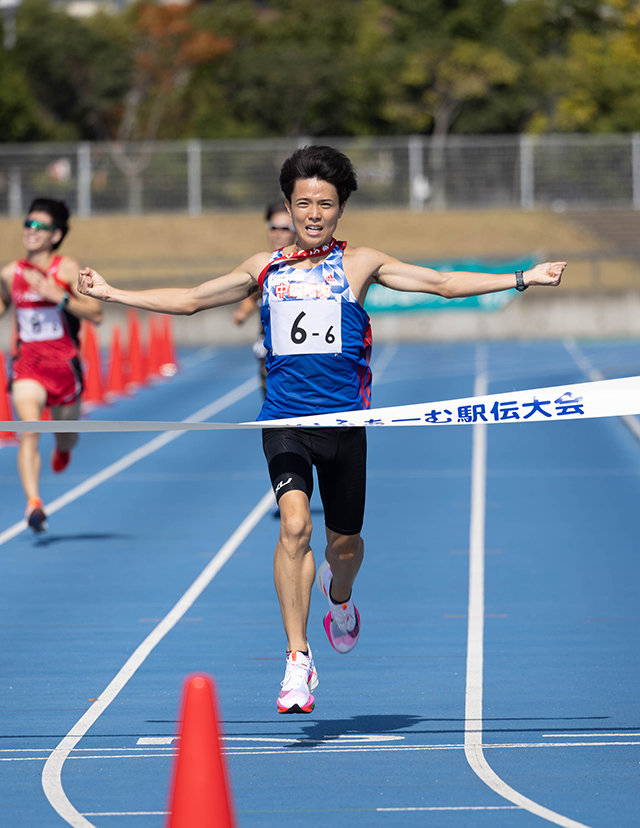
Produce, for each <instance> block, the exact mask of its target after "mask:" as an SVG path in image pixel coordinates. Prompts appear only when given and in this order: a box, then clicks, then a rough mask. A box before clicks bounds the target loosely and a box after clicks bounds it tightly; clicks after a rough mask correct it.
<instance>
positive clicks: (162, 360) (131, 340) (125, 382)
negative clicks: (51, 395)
mask: <svg viewBox="0 0 640 828" xmlns="http://www.w3.org/2000/svg"><path fill="white" fill-rule="evenodd" d="M127 334H128V337H127V343H126V346H125V344H123V342H122V337H121V330H120V326H119V325H114V326H113V327H112V329H111V345H110V349H109V361H108V366H107V376H106V381H105V380H103V376H102V367H101V360H100V349H99V347H98V340H97V336H96V333H95V328H94V326H93V325H91V324H90V323H85V325H84V326H83V336H82V347H81V352H80V353H81V358H82V361H83V363H84V367H85V388H84V394H83V400H84V403H85V404H88V405H100V404H102V403H104V402H105V401H106V400H109V399H113V398H114V397H118V396H122V395H123V394H128V393H129V392H131V391H134V390H135V389H137V388H139V387H141V386H143V385H146V384H147V383H148V382H149V381H150V380H152V379H154V378H156V377H168V376H173V375H174V374H175V373H176V371H177V368H178V366H177V362H176V357H175V349H174V345H173V333H172V329H171V318H170V317H168V316H163V317H161V318H154V317H153V316H150V318H149V337H148V342H147V344H145V343H144V342H143V331H142V327H141V324H140V319H139V316H138V313H137V312H136V311H135V310H131V311H129V313H128V314H127Z"/></svg>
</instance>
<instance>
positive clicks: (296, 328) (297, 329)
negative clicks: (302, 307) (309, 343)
mask: <svg viewBox="0 0 640 828" xmlns="http://www.w3.org/2000/svg"><path fill="white" fill-rule="evenodd" d="M306 315H307V314H306V313H305V312H304V311H301V312H300V313H299V314H298V315H297V316H296V318H295V319H294V320H293V325H292V326H291V341H292V342H295V344H296V345H302V343H303V342H304V341H305V340H306V338H307V332H306V331H305V329H304V328H303V327H302V326H301V325H300V323H301V322H302V320H303V318H304V317H305V316H306ZM316 335H317V334H316ZM324 341H325V342H326V343H327V345H333V344H334V343H335V341H336V337H335V334H334V333H333V325H329V327H328V329H327V331H326V333H325V335H324Z"/></svg>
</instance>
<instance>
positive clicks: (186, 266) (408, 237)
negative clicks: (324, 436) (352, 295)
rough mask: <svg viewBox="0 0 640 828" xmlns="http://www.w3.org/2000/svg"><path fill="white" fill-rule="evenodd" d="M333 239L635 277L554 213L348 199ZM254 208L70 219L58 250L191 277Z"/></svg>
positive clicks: (164, 275) (232, 254)
mask: <svg viewBox="0 0 640 828" xmlns="http://www.w3.org/2000/svg"><path fill="white" fill-rule="evenodd" d="M339 229H340V232H339V234H338V235H339V237H340V238H344V239H347V240H348V241H349V242H350V244H353V245H370V246H375V247H378V248H380V249H382V250H385V251H387V252H388V253H391V254H393V255H395V256H397V257H398V258H401V259H406V260H420V261H429V260H433V261H437V260H439V259H448V258H472V257H477V258H487V259H492V258H519V257H521V256H527V255H532V256H534V257H536V258H538V259H539V260H545V259H547V258H554V259H555V258H566V259H567V260H568V261H569V262H570V267H569V268H568V269H567V273H566V277H565V280H564V285H565V287H566V288H567V289H571V288H577V289H582V290H583V289H585V288H589V287H591V286H592V285H593V284H594V282H595V281H596V280H598V281H599V283H600V284H601V285H602V286H604V287H607V288H611V289H616V288H625V287H626V288H628V287H630V286H633V287H635V286H636V285H638V284H640V266H639V265H638V264H637V263H633V262H625V261H606V262H604V263H602V262H601V263H600V264H597V263H596V264H594V262H593V261H590V256H592V255H593V254H594V253H596V252H600V253H601V252H602V251H603V250H605V249H606V247H607V245H606V243H605V242H603V240H602V239H601V238H598V237H596V236H594V235H592V234H590V233H589V232H588V231H586V230H584V229H582V228H580V227H578V226H577V225H576V224H574V223H572V222H571V221H570V220H568V219H567V218H565V217H563V216H562V214H556V213H552V212H531V213H524V212H519V211H512V210H474V211H455V210H452V211H447V212H439V213H436V212H422V213H413V212H409V211H403V210H358V209H356V208H354V207H353V206H352V205H349V206H348V207H347V210H346V211H345V214H344V216H343V218H342V221H341V224H340V228H339ZM265 241H266V239H265V228H264V223H263V219H262V215H261V213H259V212H247V213H209V214H206V215H203V216H197V217H191V216H187V215H184V214H182V213H181V214H161V215H145V216H127V215H116V216H93V217H91V218H77V217H76V218H74V219H73V220H72V229H71V233H70V235H69V237H68V239H67V240H66V241H65V244H64V247H63V250H64V252H65V253H67V254H68V255H71V256H74V257H76V258H78V259H79V261H80V262H81V263H83V264H90V265H91V266H92V267H95V268H96V269H97V270H100V271H101V272H103V273H104V275H105V277H106V278H108V279H110V280H111V281H113V282H114V283H116V284H119V285H122V286H137V285H145V284H146V285H151V284H160V283H164V284H169V283H174V284H178V283H182V284H194V283H197V282H199V281H202V280H203V279H205V278H210V277H212V276H216V275H219V274H220V273H224V272H226V271H228V270H229V269H231V268H232V267H233V266H235V265H236V264H238V263H240V262H241V261H242V260H243V259H244V258H246V257H247V256H248V255H250V254H251V253H253V252H255V251H257V250H261V249H264V247H265ZM0 244H1V245H2V251H3V256H2V258H3V261H8V260H9V259H11V258H13V257H17V256H19V255H21V253H22V250H21V245H20V223H19V221H17V220H16V219H7V218H2V219H0Z"/></svg>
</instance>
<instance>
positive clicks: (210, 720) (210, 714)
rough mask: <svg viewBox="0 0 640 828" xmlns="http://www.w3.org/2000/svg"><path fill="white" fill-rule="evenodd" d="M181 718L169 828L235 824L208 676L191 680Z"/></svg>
mask: <svg viewBox="0 0 640 828" xmlns="http://www.w3.org/2000/svg"><path fill="white" fill-rule="evenodd" d="M180 719H181V726H180V733H179V736H180V741H179V745H178V755H177V757H176V760H175V762H174V767H173V780H172V785H171V791H170V795H169V819H168V822H167V828H212V826H215V827H216V828H234V826H235V824H236V823H235V818H234V814H233V806H232V802H231V792H230V789H229V784H228V777H227V771H226V767H225V761H224V757H223V755H222V747H221V744H220V730H219V727H218V713H217V705H216V694H215V690H214V687H213V681H212V680H211V678H209V676H206V675H193V676H190V677H188V678H187V679H186V681H185V683H184V688H183V692H182V707H181V717H180Z"/></svg>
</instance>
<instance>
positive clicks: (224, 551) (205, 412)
mask: <svg viewBox="0 0 640 828" xmlns="http://www.w3.org/2000/svg"><path fill="white" fill-rule="evenodd" d="M257 385H258V379H257V377H255V376H254V377H252V378H251V379H249V380H247V381H246V382H244V383H242V384H241V385H239V386H238V387H237V388H235V389H233V390H232V391H230V392H228V393H227V394H225V395H223V396H222V397H220V398H219V399H217V400H214V401H213V402H212V403H210V404H209V405H207V406H204V407H203V408H201V409H199V410H198V411H196V412H195V413H194V414H192V415H191V416H190V417H188V418H187V419H194V421H198V420H206V419H208V418H209V417H212V416H214V415H215V414H217V413H218V412H219V411H221V410H222V409H224V408H226V407H227V406H229V405H232V404H233V403H235V402H237V401H238V400H240V399H242V398H243V397H245V396H247V395H248V394H249V393H250V392H251V391H253V390H254V389H255V388H256V387H257ZM180 434H181V432H176V433H174V434H169V433H165V434H162V435H159V436H158V437H155V438H154V439H153V440H150V441H149V442H148V443H146V444H145V445H144V446H141V447H140V448H138V449H136V450H135V451H133V452H131V453H129V454H127V455H125V457H123V458H121V459H120V460H119V461H117V462H116V463H112V464H111V465H110V466H107V468H105V469H103V470H102V471H101V472H99V473H98V474H96V475H93V477H90V478H88V479H87V480H86V481H84V482H83V483H82V484H80V485H79V486H76V487H75V488H73V489H71V490H70V491H69V492H67V493H66V494H65V495H63V496H62V497H59V498H58V499H57V500H54V501H53V502H52V503H50V504H48V506H47V507H46V509H47V511H48V513H49V514H53V513H54V512H56V511H58V510H59V509H62V508H63V506H66V505H68V504H69V503H71V502H73V501H74V500H77V499H78V498H79V497H81V496H82V495H84V494H86V493H87V492H89V491H91V490H92V489H94V488H96V487H97V486H99V485H100V484H101V483H104V482H105V481H106V480H108V479H110V478H111V477H113V476H114V475H116V474H118V473H120V472H121V471H123V470H124V469H126V468H129V467H130V466H131V465H133V464H134V463H136V462H137V461H138V460H141V459H143V458H144V457H147V456H148V455H150V454H152V453H153V452H154V451H157V450H158V449H160V448H162V447H164V446H165V445H167V444H168V443H170V442H171V441H172V440H174V439H176V438H177V437H178V436H180ZM273 502H274V501H273V492H272V490H271V489H269V490H268V492H267V493H266V494H265V495H264V496H263V497H262V499H261V500H260V501H259V503H258V504H257V506H255V507H254V509H253V510H252V511H251V512H250V514H249V515H248V516H247V517H246V518H245V519H244V520H243V522H242V523H241V524H240V526H239V527H238V528H237V529H236V531H235V532H234V533H233V534H232V535H231V537H230V538H229V540H228V541H227V542H226V543H225V544H224V545H223V546H222V547H221V548H220V550H219V551H218V552H217V553H216V555H215V556H214V557H213V559H212V560H211V561H210V562H209V564H208V565H207V566H206V567H205V569H204V570H203V571H202V572H201V574H200V575H199V576H198V578H196V580H195V581H194V582H193V584H192V585H191V586H190V587H189V588H188V589H187V591H186V592H185V593H184V594H183V596H182V597H181V598H180V600H179V601H178V602H177V603H176V605H175V606H174V607H173V609H171V610H170V611H169V613H168V614H167V615H166V616H165V617H164V618H163V619H162V621H161V622H160V623H159V624H158V625H157V626H156V627H155V628H154V629H153V630H152V632H151V633H150V634H149V635H148V636H147V637H146V638H145V640H144V641H143V642H142V644H141V645H140V646H139V647H138V648H137V649H136V650H135V652H134V653H133V655H131V656H130V658H129V659H128V660H127V662H126V663H125V664H124V666H123V667H122V668H121V670H120V671H119V672H118V673H117V675H116V676H115V677H114V678H113V679H112V681H111V682H110V683H109V685H108V686H107V688H106V689H105V690H104V691H103V692H102V693H101V694H100V696H99V698H98V700H97V701H96V702H94V703H93V704H92V705H91V707H90V708H89V709H88V710H87V711H86V713H85V714H84V715H83V716H82V717H81V718H80V720H79V721H78V722H77V723H76V725H75V726H74V727H73V728H72V729H71V731H69V733H68V734H67V736H65V737H64V739H62V741H61V742H60V743H59V744H58V746H57V748H55V750H54V751H53V752H52V753H51V755H50V756H49V758H48V759H47V761H46V763H45V766H44V769H43V771H42V787H43V790H44V793H45V796H46V797H47V799H48V800H49V802H50V804H51V806H52V807H53V808H54V810H56V811H57V812H58V814H59V815H60V816H61V817H62V818H63V819H65V820H66V821H67V822H68V824H69V825H72V826H90V825H91V823H90V822H88V821H87V820H86V819H85V818H84V817H83V816H82V815H81V814H80V813H79V812H78V811H77V810H76V809H75V808H74V807H73V805H72V804H71V802H70V801H69V799H68V798H67V796H66V794H65V792H64V790H63V787H62V767H63V765H64V762H65V760H66V758H67V756H68V755H69V753H70V752H71V751H72V750H73V748H74V747H75V745H76V744H77V743H78V742H79V741H80V739H81V738H82V737H83V736H84V734H85V733H86V732H87V730H88V729H89V728H90V727H91V726H92V725H93V724H94V723H95V721H96V720H97V719H98V718H99V717H100V715H102V713H103V712H104V711H105V710H106V708H107V707H108V706H109V704H111V702H112V701H113V700H114V699H115V698H116V696H117V695H118V693H119V692H120V690H122V688H123V687H124V686H125V684H126V683H127V682H128V681H129V679H130V678H131V676H132V675H133V674H134V673H135V672H136V670H137V669H138V668H139V667H140V665H141V664H142V663H143V662H144V660H145V659H146V658H147V656H148V655H149V653H150V652H151V651H152V650H153V648H154V647H155V646H156V645H157V644H158V643H159V642H160V641H161V640H162V638H163V637H164V636H165V635H166V634H167V633H168V632H169V631H170V630H171V629H172V627H173V626H174V625H175V624H176V623H177V622H178V621H179V620H180V618H181V617H182V616H183V615H184V613H185V612H186V611H187V610H188V609H189V608H190V607H191V605H192V604H193V603H194V601H195V600H196V599H197V598H198V596H199V595H200V594H201V592H202V591H203V590H204V589H205V588H206V586H207V585H208V584H209V583H210V582H211V581H212V580H213V578H214V577H215V576H216V575H217V573H218V572H219V571H220V569H221V568H222V566H223V565H224V564H225V563H226V562H227V560H228V559H229V558H230V557H231V555H232V554H233V553H234V552H235V550H236V549H237V547H238V546H239V545H240V543H242V541H243V540H244V539H245V538H246V537H247V535H248V534H249V533H250V532H251V531H252V530H253V528H254V527H255V525H256V524H257V523H258V522H259V521H260V520H261V519H262V517H263V516H264V515H265V514H266V513H267V512H268V511H269V510H270V509H271V508H272V506H273ZM25 526H26V523H25V521H20V523H18V524H16V525H15V526H14V527H11V529H10V530H6V531H5V532H3V533H2V534H1V535H0V544H2V543H6V542H7V541H8V540H9V539H10V538H11V537H15V535H17V534H18V533H19V532H20V531H22V530H23V529H24V528H25Z"/></svg>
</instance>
